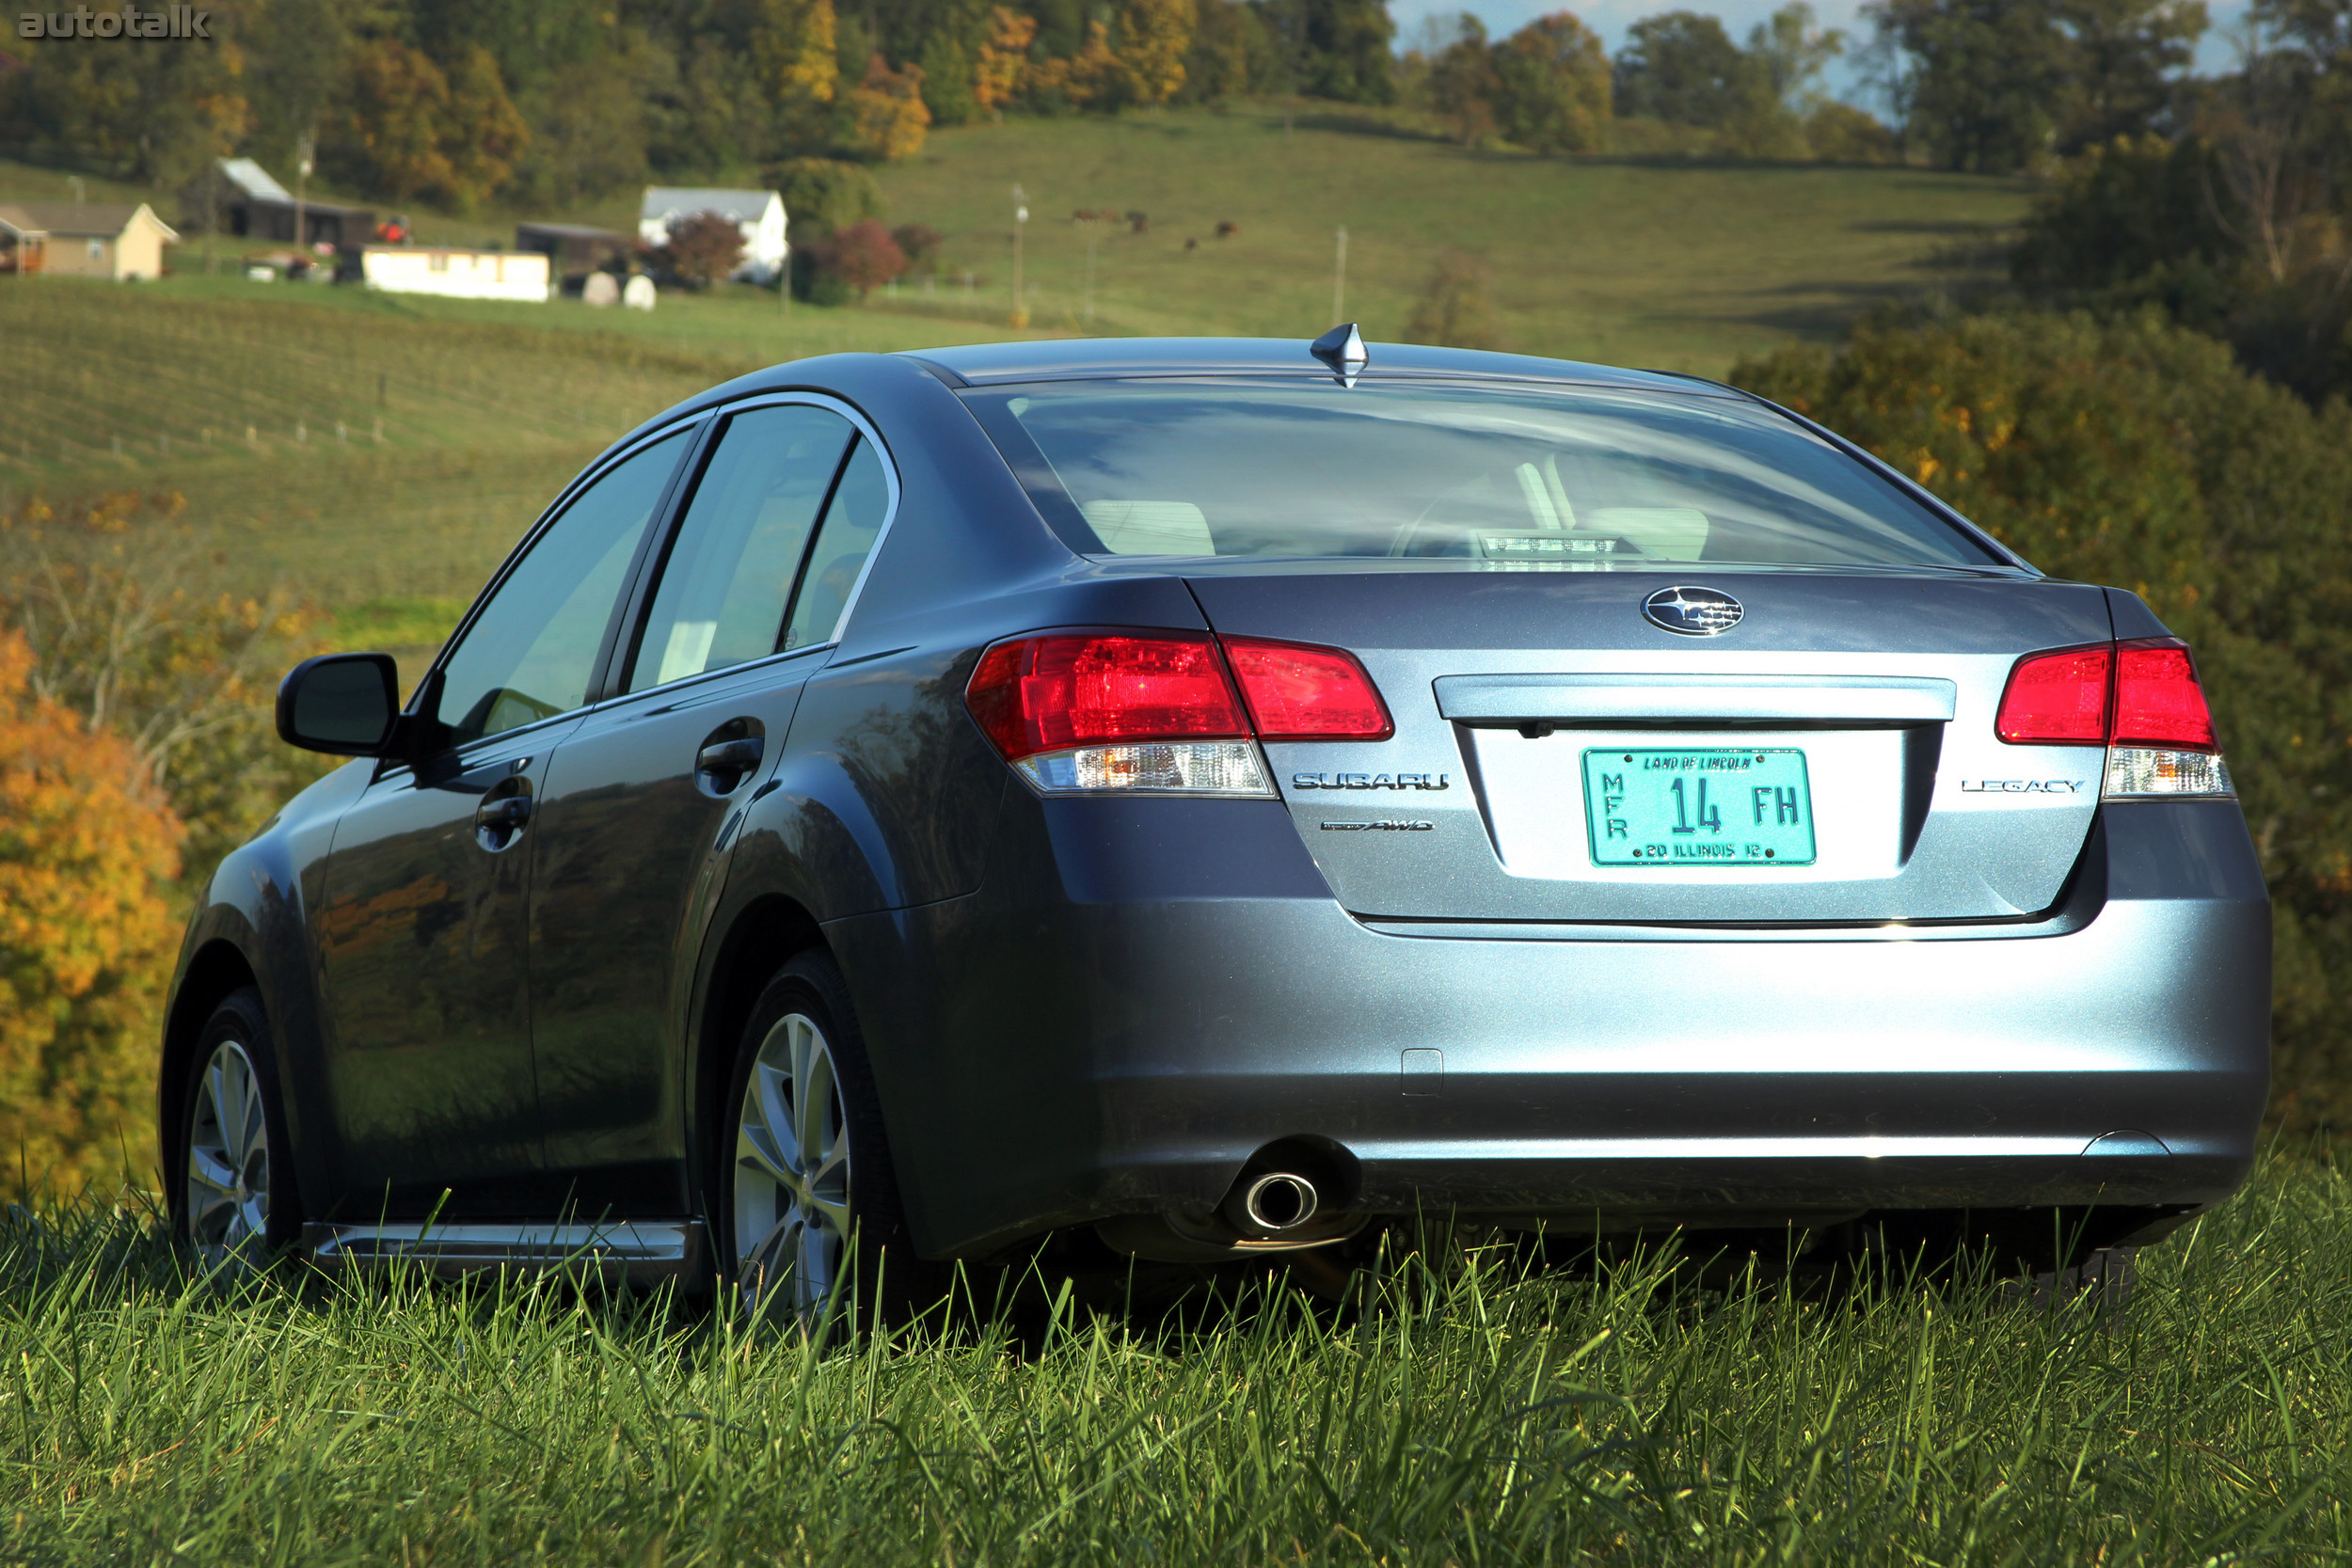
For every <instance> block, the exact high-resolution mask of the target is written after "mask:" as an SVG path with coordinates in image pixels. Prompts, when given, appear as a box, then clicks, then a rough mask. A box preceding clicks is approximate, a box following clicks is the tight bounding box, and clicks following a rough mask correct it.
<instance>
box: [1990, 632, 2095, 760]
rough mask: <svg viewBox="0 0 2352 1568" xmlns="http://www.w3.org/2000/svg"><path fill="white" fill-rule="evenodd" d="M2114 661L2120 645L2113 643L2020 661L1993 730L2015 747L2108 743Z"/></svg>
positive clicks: (2012, 676) (2010, 681)
mask: <svg viewBox="0 0 2352 1568" xmlns="http://www.w3.org/2000/svg"><path fill="white" fill-rule="evenodd" d="M2114 663H2115V649H2114V645H2113V644H2112V643H2107V642H2102V643H2100V644H2099V645H2098V646H2097V647H2094V648H2069V649H2067V650H2066V651H2065V652H2063V653H2056V654H2036V655H2034V656H2033V657H2030V658H2021V659H2019V660H2018V661H2017V668H2015V669H2014V670H2011V671H2010V673H2009V689H2007V690H2005V691H2003V692H2002V693H2001V711H2000V714H1999V716H1998V717H1997V718H1995V719H1994V721H1993V732H1994V734H1995V735H1997V736H2000V737H2001V738H2002V739H2003V740H2006V741H2008V742H2009V743H2010V745H2012V746H2103V745H2105V744H2106V738H2107V686H2108V677H2109V675H2110V673H2112V671H2113V669H2114Z"/></svg>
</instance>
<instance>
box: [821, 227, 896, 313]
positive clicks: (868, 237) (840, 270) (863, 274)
mask: <svg viewBox="0 0 2352 1568" xmlns="http://www.w3.org/2000/svg"><path fill="white" fill-rule="evenodd" d="M830 261H831V264H832V270H833V272H834V275H835V276H836V277H839V278H840V279H841V281H842V282H844V283H846V284H848V285H849V286H850V288H851V289H852V290H854V291H856V293H857V295H858V297H859V298H860V299H863V298H865V297H866V295H867V294H869V293H872V292H873V291H874V290H876V289H879V288H881V287H882V285H883V284H885V283H888V282H890V281H891V280H892V279H894V278H896V277H898V276H899V275H900V274H902V273H904V272H905V271H906V270H907V258H906V253H905V252H904V251H902V250H900V249H899V248H898V241H897V240H896V239H894V238H893V237H892V236H891V233H890V230H887V229H884V228H883V227H882V225H881V224H880V223H878V222H876V221H875V220H874V219H872V218H867V219H866V221H864V222H863V223H853V224H851V225H850V227H849V228H847V229H844V230H841V231H840V232H839V233H837V234H835V235H834V237H833V244H832V254H831V258H830Z"/></svg>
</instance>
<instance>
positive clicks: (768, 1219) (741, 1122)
mask: <svg viewBox="0 0 2352 1568" xmlns="http://www.w3.org/2000/svg"><path fill="white" fill-rule="evenodd" d="M849 1238H850V1139H849V1133H848V1132H847V1130H846V1128H845V1127H844V1125H843V1118H842V1114H841V1087H840V1082H839V1079H838V1077H837V1076H836V1074H835V1073H834V1059H833V1049H832V1047H831V1046H830V1045H828V1044H827V1043H826V1040H825V1034H824V1031H823V1030H822V1029H821V1028H819V1027H818V1024H817V1021H816V1020H814V1019H812V1018H810V1017H809V1016H808V1015H807V1014H805V1013H798V1012H795V1013H787V1014H786V1015H785V1016H784V1017H783V1018H781V1019H778V1020H777V1021H776V1024H775V1027H773V1028H772V1029H770V1030H769V1031H768V1036H767V1037H766V1038H765V1039H763V1040H761V1041H760V1042H759V1052H758V1053H757V1055H756V1056H755V1058H754V1059H753V1062H752V1070H751V1076H750V1079H749V1081H748V1082H746V1083H745V1084H744V1085H743V1103H742V1106H741V1107H740V1108H739V1111H738V1112H737V1114H736V1124H735V1253H736V1268H737V1275H736V1282H737V1284H738V1285H739V1286H740V1287H741V1289H742V1292H743V1304H744V1306H745V1307H747V1308H748V1309H750V1310H751V1311H753V1312H755V1313H756V1312H758V1311H759V1310H761V1309H762V1308H763V1307H768V1306H769V1305H770V1302H769V1292H770V1291H777V1292H779V1293H778V1294H777V1296H776V1297H775V1300H774V1306H775V1307H776V1308H777V1309H778V1310H779V1311H780V1312H781V1311H786V1310H788V1311H789V1312H790V1313H791V1314H792V1315H793V1316H794V1317H795V1318H797V1319H799V1320H801V1321H802V1322H803V1323H805V1322H808V1321H810V1320H812V1319H813V1318H815V1317H816V1316H817V1315H818V1313H820V1312H822V1311H823V1310H824V1308H825V1306H826V1304H827V1302H829V1301H830V1300H831V1299H832V1297H833V1294H834V1286H835V1283H836V1281H837V1280H838V1278H839V1276H840V1272H841V1264H842V1259H844V1258H845V1257H846V1256H847V1254H848V1252H849Z"/></svg>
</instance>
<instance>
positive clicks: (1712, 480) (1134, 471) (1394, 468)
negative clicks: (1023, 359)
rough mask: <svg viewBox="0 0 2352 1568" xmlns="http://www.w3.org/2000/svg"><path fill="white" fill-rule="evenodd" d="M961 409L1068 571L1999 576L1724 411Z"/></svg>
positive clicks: (1626, 407) (1874, 477) (1256, 394)
mask: <svg viewBox="0 0 2352 1568" xmlns="http://www.w3.org/2000/svg"><path fill="white" fill-rule="evenodd" d="M964 397H965V399H966V401H967V403H968V404H970V405H971V407H972V409H973V412H974V413H975V414H977V416H978V417H979V419H980V421H981V423H982V424H983V425H984V426H986V427H987V429H988V431H989V434H990V435H991V436H993V438H994V440H995V442H996V445H997V447H998V449H999V450H1000V451H1003V452H1004V454H1005V457H1006V460H1007V461H1008V462H1009V463H1010V464H1011V466H1012V467H1013V470H1014V472H1015V473H1017V474H1018V475H1019V476H1020V478H1021V481H1022V483H1023V484H1024V485H1025V486H1026V487H1027V489H1028V491H1029V494H1030V496H1031V498H1032V499H1034V500H1035V501H1036V502H1037V505H1038V509H1039V510H1040V511H1041V512H1042V513H1043V514H1044V515H1045V517H1046V519H1047V521H1049V522H1051V523H1052V524H1053V525H1054V527H1055V528H1056V529H1057V531H1059V532H1060V533H1061V535H1062V537H1063V539H1064V540H1065V541H1066V542H1068V543H1069V544H1070V546H1071V547H1072V548H1073V549H1075V550H1077V551H1078V552H1079V553H1080V554H1083V555H1108V556H1126V555H1149V556H1211V555H1216V556H1227V555H1232V556H1289V557H1300V556H1304V557H1328V556H1398V557H1452V558H1458V559H1464V560H1470V561H1481V562H1511V563H1519V564H1525V565H1548V566H1565V567H1575V566H1584V567H1587V568H1590V567H1597V566H1606V565H1612V564H1625V565H1636V564H1639V563H1641V562H1686V561H1690V562H1755V563H1759V564H1788V565H1875V566H1963V567H1980V566H1990V565H2005V564H2007V562H2002V561H2001V560H1999V559H1998V558H1997V557H1995V556H1994V555H1993V554H1991V553H1990V552H1988V551H1987V550H1986V549H1984V548H1983V547H1982V546H1979V545H1978V544H1976V543H1975V542H1974V541H1972V540H1971V539H1969V538H1968V537H1967V535H1965V534H1964V533H1963V532H1962V531H1960V530H1959V529H1957V528H1954V527H1952V526H1951V525H1950V524H1949V523H1947V522H1945V521H1944V520H1943V519H1941V518H1939V517H1937V516H1936V515H1934V514H1932V513H1931V512H1930V511H1928V510H1927V508H1925V507H1924V506H1921V505H1920V504H1919V503H1917V502H1915V501H1914V500H1912V499H1910V498H1908V497H1906V496H1905V495H1903V494H1902V492H1901V491H1899V489H1897V488H1896V487H1895V486H1894V485H1893V484H1892V483H1888V482H1887V481H1886V480H1884V479H1883V478H1882V477H1880V476H1879V475H1878V474H1876V473H1874V472H1872V471H1871V470H1870V469H1869V468H1868V467H1866V466H1864V465H1863V464H1861V463H1858V462H1856V461H1855V460H1854V459H1852V458H1851V457H1849V456H1847V455H1846V454H1845V453H1843V452H1841V451H1837V450H1836V448H1834V447H1832V446H1830V445H1829V444H1828V443H1827V442H1825V441H1822V440H1821V439H1820V438H1819V437H1818V436H1813V435H1811V434H1810V433H1808V432H1807V431H1805V430H1804V429H1803V428H1801V427H1800V426H1798V425H1796V424H1794V423H1792V422H1790V421H1789V420H1787V419H1785V418H1783V417H1781V416H1779V415H1777V414H1775V413H1773V412H1772V410H1770V409H1767V408H1760V407H1758V406H1756V405H1755V404H1748V403H1744V402H1741V401H1739V400H1736V399H1731V398H1723V397H1707V396H1687V397H1684V396H1674V395H1667V394H1657V393H1645V392H1628V391H1618V390H1601V389H1590V388H1569V389H1562V390H1557V391H1555V390H1549V389H1540V390H1539V389H1529V388H1496V387H1493V386H1464V385H1435V386H1433V385H1429V384H1426V383H1423V384H1420V385H1412V386H1393V385H1391V386H1378V385H1374V384H1370V383H1359V384H1358V385H1357V386H1356V387H1355V388H1352V389H1351V388H1342V387H1340V386H1338V385H1337V384H1336V383H1332V382H1321V383H1308V382H1300V383H1268V382H1221V383H1219V382H1198V381H1167V380H1153V381H1084V382H1056V383H1051V384H1044V385H1033V386H1025V387H1009V388H989V389H985V390H974V391H969V392H966V393H965V394H964Z"/></svg>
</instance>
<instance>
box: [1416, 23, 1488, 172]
mask: <svg viewBox="0 0 2352 1568" xmlns="http://www.w3.org/2000/svg"><path fill="white" fill-rule="evenodd" d="M1427 88H1428V93H1429V101H1430V104H1431V106H1432V107H1434V108H1435V109H1436V110H1437V111H1438V114H1439V115H1441V116H1443V117H1444V119H1445V122H1446V125H1447V128H1448V129H1449V130H1450V131H1451V132H1452V133H1453V135H1454V140H1455V141H1457V142H1460V143H1461V144H1462V145H1463V146H1464V147H1476V146H1479V145H1480V144H1481V143H1483V142H1485V141H1486V139H1487V138H1489V137H1490V136H1492V135H1494V134H1495V99H1496V97H1497V95H1498V94H1499V93H1500V92H1501V90H1502V83H1501V82H1500V80H1499V79H1498V78H1497V77H1496V75H1495V55H1494V49H1493V47H1492V46H1491V45H1489V44H1488V43H1487V41H1486V24H1485V23H1483V22H1481V21H1479V20H1478V18H1477V17H1475V16H1473V15H1472V14H1470V12H1469V11H1464V12H1462V13H1461V15H1460V16H1459V17H1458V18H1457V19H1456V20H1455V21H1454V25H1453V28H1452V37H1451V38H1450V39H1448V40H1446V42H1445V43H1444V44H1443V46H1442V47H1440V48H1438V50H1437V52H1436V54H1435V55H1433V56H1431V57H1430V60H1429V64H1428V82H1427Z"/></svg>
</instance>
